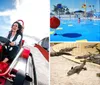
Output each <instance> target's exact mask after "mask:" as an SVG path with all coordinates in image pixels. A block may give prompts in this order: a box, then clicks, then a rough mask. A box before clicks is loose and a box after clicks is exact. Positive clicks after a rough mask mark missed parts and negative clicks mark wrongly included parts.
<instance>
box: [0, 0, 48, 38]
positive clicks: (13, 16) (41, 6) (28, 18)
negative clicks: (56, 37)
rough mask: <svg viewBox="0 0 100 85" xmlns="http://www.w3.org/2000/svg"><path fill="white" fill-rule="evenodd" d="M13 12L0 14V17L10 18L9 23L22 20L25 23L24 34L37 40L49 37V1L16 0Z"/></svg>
mask: <svg viewBox="0 0 100 85" xmlns="http://www.w3.org/2000/svg"><path fill="white" fill-rule="evenodd" d="M14 4H15V6H16V9H15V10H8V11H5V12H0V16H10V21H9V22H10V23H11V24H12V23H13V22H14V21H16V20H18V19H22V20H23V21H24V23H25V29H24V34H27V35H30V36H36V37H37V38H39V39H42V38H44V37H47V36H49V28H50V25H49V21H50V17H49V13H50V12H49V11H50V7H49V6H50V5H49V4H50V3H49V0H16V2H15V3H14Z"/></svg>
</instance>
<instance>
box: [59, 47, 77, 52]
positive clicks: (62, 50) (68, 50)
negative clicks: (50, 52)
mask: <svg viewBox="0 0 100 85" xmlns="http://www.w3.org/2000/svg"><path fill="white" fill-rule="evenodd" d="M75 48H77V47H71V48H68V47H67V48H64V49H61V50H59V52H70V51H72V50H73V49H75Z"/></svg>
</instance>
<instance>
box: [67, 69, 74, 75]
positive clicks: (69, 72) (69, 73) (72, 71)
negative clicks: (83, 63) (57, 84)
mask: <svg viewBox="0 0 100 85" xmlns="http://www.w3.org/2000/svg"><path fill="white" fill-rule="evenodd" d="M74 73H75V70H74V68H73V67H71V69H70V70H69V71H68V72H67V76H70V75H73V74H74Z"/></svg>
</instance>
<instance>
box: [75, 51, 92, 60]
mask: <svg viewBox="0 0 100 85" xmlns="http://www.w3.org/2000/svg"><path fill="white" fill-rule="evenodd" d="M88 53H89V54H86V55H82V56H77V57H75V59H87V58H88V57H90V56H92V54H91V53H90V52H88Z"/></svg>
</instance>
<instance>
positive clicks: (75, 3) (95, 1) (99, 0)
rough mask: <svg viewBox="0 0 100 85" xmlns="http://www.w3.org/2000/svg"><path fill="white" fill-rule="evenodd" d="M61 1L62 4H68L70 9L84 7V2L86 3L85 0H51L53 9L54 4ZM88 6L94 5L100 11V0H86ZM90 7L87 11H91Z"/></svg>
mask: <svg viewBox="0 0 100 85" xmlns="http://www.w3.org/2000/svg"><path fill="white" fill-rule="evenodd" d="M59 3H61V4H62V5H65V6H67V7H68V8H69V9H70V10H72V9H73V10H77V9H81V10H84V9H82V8H81V7H82V4H84V3H85V0H50V8H51V10H52V9H53V5H57V4H59ZM86 3H87V6H89V5H90V4H91V5H94V6H95V8H96V9H97V11H98V10H99V11H100V0H86ZM89 10H90V8H89V7H88V8H87V11H89Z"/></svg>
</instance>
